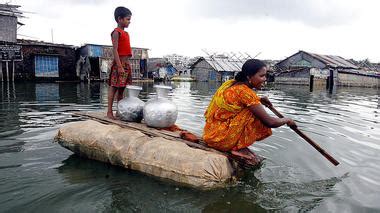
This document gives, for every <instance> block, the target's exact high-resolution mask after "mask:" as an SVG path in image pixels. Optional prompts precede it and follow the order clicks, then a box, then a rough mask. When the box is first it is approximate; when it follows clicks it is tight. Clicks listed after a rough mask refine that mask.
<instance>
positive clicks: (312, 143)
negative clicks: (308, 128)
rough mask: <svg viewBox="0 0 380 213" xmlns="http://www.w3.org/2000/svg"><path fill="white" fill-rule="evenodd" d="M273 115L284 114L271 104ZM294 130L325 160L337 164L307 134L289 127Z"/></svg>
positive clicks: (281, 116) (337, 163)
mask: <svg viewBox="0 0 380 213" xmlns="http://www.w3.org/2000/svg"><path fill="white" fill-rule="evenodd" d="M268 108H269V109H270V110H271V111H272V112H273V113H274V114H275V115H277V116H278V117H279V118H283V117H284V116H283V115H282V114H281V113H280V112H279V111H277V110H276V109H275V108H274V107H273V106H269V107H268ZM290 128H291V129H292V130H293V131H294V132H296V133H297V134H298V135H299V136H301V138H303V139H304V140H305V141H306V142H308V143H309V144H310V145H311V146H313V147H314V149H316V150H317V151H318V152H319V153H321V154H322V155H323V156H324V157H325V158H326V159H327V160H329V161H330V162H331V163H332V164H334V165H335V166H337V165H339V162H338V161H337V160H336V159H335V158H333V157H332V156H331V155H330V154H329V153H327V152H326V151H325V150H324V149H322V148H321V147H320V146H319V145H318V144H317V143H315V142H314V141H313V140H312V139H311V138H309V137H308V136H307V135H305V134H304V133H303V132H301V130H299V129H298V128H297V127H290Z"/></svg>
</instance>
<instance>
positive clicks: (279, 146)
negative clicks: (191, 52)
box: [0, 82, 380, 212]
mask: <svg viewBox="0 0 380 213" xmlns="http://www.w3.org/2000/svg"><path fill="white" fill-rule="evenodd" d="M152 85H153V84H148V83H147V84H141V86H143V89H144V90H143V92H142V93H141V98H142V99H143V100H144V101H146V100H147V99H149V98H150V97H152V96H153V95H154V93H153V92H154V91H153V89H152ZM172 86H173V87H174V90H173V92H172V94H171V97H170V98H171V99H172V100H173V101H174V102H175V103H176V104H177V105H178V109H179V116H178V122H177V124H178V125H179V126H181V127H183V128H185V129H188V130H191V131H193V132H196V133H198V134H201V133H202V128H203V125H204V118H203V112H204V111H205V109H206V107H207V105H208V103H209V102H210V100H211V97H212V95H213V93H214V92H215V91H216V89H217V88H218V86H219V85H218V84H215V83H201V82H198V83H188V82H186V83H185V82H184V83H173V84H172ZM259 94H260V95H267V96H269V98H270V99H271V100H272V103H273V104H274V106H275V107H276V108H277V109H278V110H279V111H280V112H282V113H283V114H284V115H285V116H289V117H291V118H293V119H295V120H296V121H297V122H298V125H299V126H300V129H302V130H304V132H305V133H306V134H307V135H309V136H310V137H311V138H312V139H314V141H316V142H318V143H319V144H320V146H322V147H323V148H325V149H326V150H328V151H329V152H330V154H331V155H332V156H334V157H335V158H336V159H337V160H338V161H340V163H341V164H340V165H339V166H338V167H335V166H333V165H332V164H330V162H328V161H327V160H326V159H324V158H323V156H322V155H320V154H319V153H318V152H317V151H315V150H314V149H313V148H312V147H311V146H310V145H309V144H307V143H306V142H305V141H303V140H302V139H301V138H300V137H299V136H297V135H296V134H295V133H293V132H292V131H291V130H290V129H289V128H287V127H281V128H277V129H273V136H272V137H270V138H268V139H265V140H264V141H261V142H257V143H255V144H254V145H253V146H251V149H252V150H254V151H255V152H256V153H258V154H259V155H262V156H264V157H265V158H266V160H265V163H264V165H263V167H262V168H261V169H260V170H257V171H248V172H247V174H246V175H245V176H244V177H243V179H242V180H240V181H239V182H238V183H237V184H236V185H234V186H230V187H228V188H224V189H218V190H211V191H200V190H196V189H192V188H187V187H183V186H179V185H176V184H174V183H172V182H169V181H163V180H160V179H157V178H155V177H149V176H146V175H143V174H141V173H138V172H134V171H129V170H126V169H123V168H120V167H115V166H110V165H108V164H104V163H100V162H97V161H92V160H87V159H83V158H79V157H77V156H75V155H73V153H72V152H70V151H68V150H66V149H64V148H62V147H61V146H59V145H58V144H57V143H52V142H53V137H54V136H55V134H56V133H57V130H58V128H59V126H60V125H62V124H64V123H68V122H72V121H77V120H78V119H79V118H77V117H72V116H71V113H70V111H73V110H83V111H92V110H105V108H106V104H107V85H105V84H103V83H91V84H84V83H82V84H76V83H16V84H7V83H6V82H4V83H2V84H1V87H0V95H1V99H0V100H1V103H0V120H1V123H0V183H1V185H0V212H266V211H271V212H273V211H281V212H282V211H285V212H299V211H313V212H327V211H329V212H379V211H380V202H379V201H380V156H379V153H380V124H379V122H380V117H379V115H380V95H379V90H377V89H366V88H337V89H336V90H334V91H333V93H332V94H329V93H328V92H326V90H324V89H323V88H322V89H314V91H313V92H309V88H308V87H297V86H285V85H284V86H279V85H276V86H270V87H268V88H266V90H264V91H260V92H259Z"/></svg>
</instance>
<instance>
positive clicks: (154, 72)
mask: <svg viewBox="0 0 380 213" xmlns="http://www.w3.org/2000/svg"><path fill="white" fill-rule="evenodd" d="M148 73H149V74H148V76H150V77H152V78H153V79H154V80H169V79H170V78H171V77H173V76H174V75H175V74H176V73H177V70H176V69H175V68H174V66H173V65H172V64H171V63H170V62H169V61H168V59H166V58H150V59H149V62H148Z"/></svg>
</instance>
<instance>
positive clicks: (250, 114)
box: [203, 59, 296, 159]
mask: <svg viewBox="0 0 380 213" xmlns="http://www.w3.org/2000/svg"><path fill="white" fill-rule="evenodd" d="M266 73H267V67H266V65H265V64H264V63H263V62H262V61H260V60H257V59H250V60H248V61H246V62H245V63H244V65H243V67H242V71H241V72H239V73H238V74H237V75H236V77H235V79H234V80H229V81H226V82H225V83H223V84H222V85H221V86H220V88H219V89H218V90H217V91H216V93H215V94H214V97H213V98H212V100H211V102H210V105H209V106H208V108H207V110H206V112H205V118H206V125H205V127H204V133H203V140H204V141H205V142H206V143H207V145H208V146H210V147H213V148H215V149H218V150H221V151H231V153H232V154H233V155H236V156H240V157H245V158H249V159H254V157H255V156H254V155H253V154H252V153H251V152H250V151H249V150H248V148H247V147H248V146H250V145H252V144H253V143H255V142H256V141H260V140H263V139H265V138H267V137H269V136H270V135H271V134H272V130H271V128H277V127H280V126H282V125H284V124H287V125H288V126H294V127H295V126H296V124H295V122H294V121H293V120H292V119H290V118H275V117H272V116H270V115H268V113H267V112H266V111H265V109H264V107H263V105H265V106H272V104H271V102H270V101H269V99H268V98H267V97H261V98H260V97H259V96H258V95H257V94H256V92H255V91H254V90H253V89H260V88H261V87H262V86H263V84H264V82H265V81H266Z"/></svg>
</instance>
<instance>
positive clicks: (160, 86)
mask: <svg viewBox="0 0 380 213" xmlns="http://www.w3.org/2000/svg"><path fill="white" fill-rule="evenodd" d="M153 87H154V88H157V89H172V87H171V86H165V85H154V86H153Z"/></svg>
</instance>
